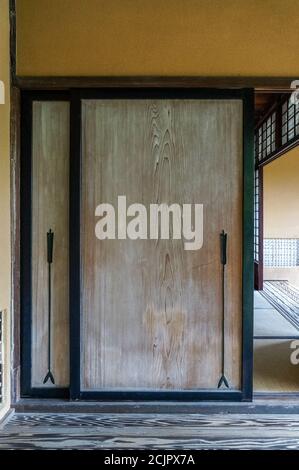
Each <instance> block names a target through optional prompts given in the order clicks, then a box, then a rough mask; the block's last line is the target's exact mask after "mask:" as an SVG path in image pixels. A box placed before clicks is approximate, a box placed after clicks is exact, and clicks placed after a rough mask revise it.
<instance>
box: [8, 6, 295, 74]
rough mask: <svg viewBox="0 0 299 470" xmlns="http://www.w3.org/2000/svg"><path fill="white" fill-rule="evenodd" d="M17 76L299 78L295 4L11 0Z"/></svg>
mask: <svg viewBox="0 0 299 470" xmlns="http://www.w3.org/2000/svg"><path fill="white" fill-rule="evenodd" d="M16 2H17V73H18V74H19V75H166V76H167V75H202V76H225V75H229V76H238V75H242V76H298V78H299V60H298V50H299V34H298V31H299V4H298V0H109V1H108V0H51V1H49V0H16Z"/></svg>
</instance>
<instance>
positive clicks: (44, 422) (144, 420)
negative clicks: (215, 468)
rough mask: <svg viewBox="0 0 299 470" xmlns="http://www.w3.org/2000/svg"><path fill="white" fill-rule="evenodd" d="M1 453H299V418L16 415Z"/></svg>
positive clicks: (2, 437)
mask: <svg viewBox="0 0 299 470" xmlns="http://www.w3.org/2000/svg"><path fill="white" fill-rule="evenodd" d="M0 449H298V450H299V414H291V415H290V414H277V415H262V414H260V415H258V414H251V415H249V414H247V415H246V414H223V415H221V414H217V415H216V414H214V415H213V414H211V415H206V414H205V415H203V414H181V415H171V414H109V415H108V414H104V413H98V414H91V413H88V414H83V413H77V414H75V413H59V414H54V413H16V414H15V415H13V416H12V418H11V419H10V420H9V422H8V423H7V424H6V425H5V426H4V427H3V428H2V429H0Z"/></svg>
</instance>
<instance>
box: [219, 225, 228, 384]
mask: <svg viewBox="0 0 299 470" xmlns="http://www.w3.org/2000/svg"><path fill="white" fill-rule="evenodd" d="M220 261H221V264H222V351H221V353H222V361H221V362H222V366H221V369H222V370H221V377H220V380H219V382H218V388H220V387H221V386H222V385H224V386H225V387H226V388H229V383H228V380H227V378H226V376H225V338H224V334H225V265H226V263H227V233H225V231H224V230H222V232H221V233H220Z"/></svg>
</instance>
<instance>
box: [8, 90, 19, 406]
mask: <svg viewBox="0 0 299 470" xmlns="http://www.w3.org/2000/svg"><path fill="white" fill-rule="evenodd" d="M10 173H11V175H10V184H11V193H10V194H11V202H10V205H11V267H12V270H11V401H12V403H15V402H16V401H18V399H19V398H20V90H19V89H18V88H15V87H12V88H11V97H10Z"/></svg>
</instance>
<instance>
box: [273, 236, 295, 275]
mask: <svg viewBox="0 0 299 470" xmlns="http://www.w3.org/2000/svg"><path fill="white" fill-rule="evenodd" d="M264 266H265V267H268V268H292V267H296V266H299V239H297V238H265V239H264Z"/></svg>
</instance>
